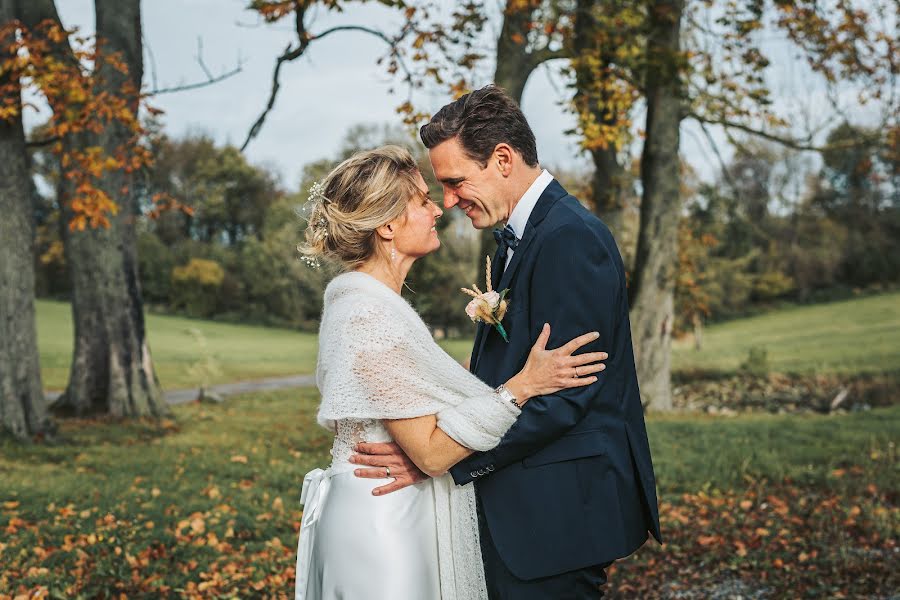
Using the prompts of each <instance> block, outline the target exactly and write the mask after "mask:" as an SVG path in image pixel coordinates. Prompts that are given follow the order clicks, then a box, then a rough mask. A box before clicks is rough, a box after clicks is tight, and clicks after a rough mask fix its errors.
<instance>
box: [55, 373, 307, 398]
mask: <svg viewBox="0 0 900 600" xmlns="http://www.w3.org/2000/svg"><path fill="white" fill-rule="evenodd" d="M314 385H316V376H315V375H291V376H289V377H271V378H269V379H257V380H255V381H239V382H237V383H222V384H219V385H213V386H210V388H209V391H210V392H212V393H214V394H218V395H219V396H223V397H224V396H233V395H235V394H246V393H249V392H265V391H270V390H284V389H289V388H298V387H310V386H314ZM199 392H200V390H199V389H198V388H188V389H182V390H167V391H166V402H168V403H169V404H184V403H186V402H192V401H193V400H196V399H197V396H198V394H199ZM60 394H61V392H47V393H46V397H47V401H48V402H53V401H55V400H56V399H57V398H59V396H60Z"/></svg>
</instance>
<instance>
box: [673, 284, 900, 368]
mask: <svg viewBox="0 0 900 600" xmlns="http://www.w3.org/2000/svg"><path fill="white" fill-rule="evenodd" d="M753 347H757V348H764V349H765V350H766V352H767V354H768V361H769V365H770V367H771V369H772V370H773V371H778V372H782V373H809V372H827V373H873V372H874V373H877V372H886V371H896V370H897V369H900V292H893V293H888V294H881V295H878V296H869V297H865V298H857V299H853V300H846V301H842V302H832V303H829V304H818V305H813V306H798V307H794V308H787V309H782V310H778V311H774V312H771V313H767V314H764V315H760V316H758V317H752V318H747V319H740V320H736V321H730V322H727V323H722V324H718V325H713V326H712V327H709V328H708V329H707V330H706V331H705V332H704V334H703V348H702V350H700V351H695V350H694V349H693V342H692V340H691V339H684V340H681V341H678V342H676V343H675V349H674V353H673V368H674V369H675V370H676V371H685V370H703V371H724V372H731V371H735V370H736V369H738V367H739V366H740V364H741V362H743V361H744V360H745V359H746V358H747V355H748V352H749V350H750V348H753Z"/></svg>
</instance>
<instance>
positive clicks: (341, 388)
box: [295, 146, 606, 600]
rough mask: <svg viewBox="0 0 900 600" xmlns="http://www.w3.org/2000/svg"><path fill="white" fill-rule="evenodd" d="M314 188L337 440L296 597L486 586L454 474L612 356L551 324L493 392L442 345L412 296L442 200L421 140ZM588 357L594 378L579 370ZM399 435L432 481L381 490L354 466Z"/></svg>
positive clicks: (325, 363)
mask: <svg viewBox="0 0 900 600" xmlns="http://www.w3.org/2000/svg"><path fill="white" fill-rule="evenodd" d="M310 200H311V202H312V212H311V214H310V217H309V226H308V228H307V231H306V244H305V245H304V246H303V247H302V248H301V250H302V251H303V252H304V254H305V255H306V258H307V260H309V261H316V260H318V259H319V258H323V259H326V260H332V261H336V262H338V263H339V264H340V265H342V267H343V268H344V270H345V272H344V273H343V274H342V275H339V276H337V277H335V278H334V280H332V282H331V283H330V284H329V285H328V287H327V289H326V290H325V304H324V311H323V314H322V324H321V329H320V333H319V356H318V367H317V373H316V381H317V385H318V387H319V391H320V393H321V396H322V401H321V406H320V408H319V413H318V421H319V423H320V424H321V425H323V426H325V427H327V428H328V429H330V430H332V431H333V432H334V433H335V439H334V445H333V447H332V450H331V455H332V464H331V466H330V467H329V468H328V469H327V470H322V469H315V470H314V471H312V472H310V473H309V474H307V475H306V477H305V479H304V482H303V492H302V497H301V501H302V502H303V503H304V513H303V519H302V522H301V531H300V544H299V548H298V553H297V586H296V594H295V598H296V599H298V600H299V599H308V600H339V599H342V600H377V599H392V600H395V599H396V600H430V599H443V600H475V599H485V598H487V591H486V588H485V583H484V570H483V567H482V562H481V551H480V546H479V541H478V521H477V513H476V507H475V495H474V491H473V489H472V485H471V484H469V485H465V486H459V487H458V486H455V485H454V483H453V480H452V479H451V478H450V476H449V475H447V474H446V471H447V469H448V468H450V467H451V466H453V465H454V464H455V463H457V462H458V461H460V460H462V459H463V458H465V457H466V456H468V455H469V454H471V453H472V452H473V451H483V450H489V449H491V448H493V447H494V446H496V445H497V444H498V443H499V441H500V439H501V438H502V437H503V434H504V433H506V431H507V429H509V428H510V427H511V426H512V425H513V424H514V423H515V421H516V418H517V417H518V415H519V413H520V410H521V407H522V405H523V404H524V403H525V402H527V401H528V399H529V398H531V397H534V396H537V395H541V394H548V393H552V392H556V391H558V390H560V389H563V388H568V387H577V386H584V385H589V384H591V383H593V382H594V381H596V377H593V376H591V374H592V373H596V372H598V371H600V370H602V369H603V365H602V364H600V363H598V362H597V361H599V360H603V359H605V358H606V355H605V354H604V353H588V354H581V355H578V356H571V355H572V353H573V352H574V351H575V350H577V349H578V348H580V347H581V346H583V345H584V344H586V343H588V342H590V341H593V340H595V339H596V338H597V335H598V334H596V333H588V334H585V335H583V336H581V337H579V338H576V339H575V340H573V341H572V342H569V343H568V344H566V345H565V346H563V347H562V348H559V349H557V350H553V351H548V350H546V349H545V345H546V342H547V339H548V338H549V326H546V325H545V326H544V330H543V332H542V333H541V335H540V337H539V338H538V341H537V343H536V344H535V346H534V347H533V348H532V351H531V354H530V355H529V358H528V361H527V363H526V365H525V367H524V368H523V369H522V371H520V372H519V373H518V374H516V375H515V376H514V377H512V378H511V379H510V380H509V381H507V382H506V384H504V385H503V386H500V388H498V389H497V390H493V389H491V388H489V387H488V386H487V385H485V384H484V383H482V382H481V381H480V380H479V379H478V378H476V377H475V376H474V375H472V374H470V373H469V372H468V371H467V370H466V369H465V368H463V367H462V366H461V365H459V363H457V362H456V361H455V360H453V358H451V357H450V356H449V355H447V354H446V353H445V352H444V351H443V350H442V349H441V348H440V347H439V346H438V345H437V344H436V343H435V342H434V340H433V339H432V336H431V334H430V333H429V331H428V328H427V327H426V326H425V324H424V323H423V322H422V320H421V318H420V317H419V316H418V314H417V313H416V312H415V310H413V308H412V307H411V306H410V305H409V304H408V303H407V302H406V301H405V300H404V299H403V298H402V297H401V295H400V294H401V291H402V288H403V282H404V280H405V278H406V274H407V273H408V272H409V269H410V267H411V266H412V264H413V263H414V262H415V261H416V260H417V259H418V258H420V257H422V256H425V255H427V254H429V253H431V252H434V251H435V250H437V249H438V247H440V241H439V240H438V236H437V232H436V231H435V223H436V220H437V219H438V217H440V216H441V215H442V211H441V209H440V208H439V207H438V206H437V205H436V204H435V203H434V202H432V200H431V198H430V197H429V195H428V186H427V185H426V184H425V180H424V179H423V178H422V175H421V174H420V172H419V170H418V168H417V167H416V163H415V161H414V160H413V158H412V156H411V155H410V154H409V152H408V151H407V150H405V149H403V148H400V147H398V146H385V147H382V148H378V149H376V150H371V151H367V152H361V153H358V154H356V155H354V156H352V157H351V158H349V159H347V160H346V161H344V162H343V163H341V164H340V165H338V166H337V167H336V168H335V169H334V170H333V171H332V172H331V173H330V174H329V175H328V176H327V177H326V178H325V179H324V180H323V182H322V183H320V184H316V185H315V186H313V188H312V190H311V198H310ZM575 366H577V367H580V370H579V371H578V373H579V375H588V376H587V377H572V376H571V373H572V367H575ZM501 388H505V389H501ZM392 440H393V441H395V442H396V443H398V444H399V445H400V446H401V447H402V448H403V450H404V451H405V452H406V453H407V454H408V455H409V457H410V458H411V459H412V460H413V462H415V464H416V466H418V467H419V469H421V470H422V471H423V472H424V473H426V474H428V475H430V478H427V479H425V480H424V481H422V482H420V483H418V484H416V485H412V486H409V487H406V488H404V489H402V490H400V491H398V492H394V493H391V494H387V495H384V496H378V495H375V494H373V490H374V489H375V487H376V486H377V485H379V481H378V480H371V479H362V478H358V477H355V476H354V473H353V470H354V465H353V464H351V463H350V462H349V458H350V456H351V454H353V451H354V446H355V444H357V443H359V442H385V441H392ZM390 476H391V474H390V471H389V470H388V469H386V472H385V478H386V479H387V478H390ZM382 482H383V480H382ZM509 510H512V511H515V510H516V507H515V506H510V507H509ZM522 525H523V527H527V523H523V524H522Z"/></svg>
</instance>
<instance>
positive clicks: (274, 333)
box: [37, 293, 900, 389]
mask: <svg viewBox="0 0 900 600" xmlns="http://www.w3.org/2000/svg"><path fill="white" fill-rule="evenodd" d="M37 314H38V318H37V322H38V342H39V346H40V352H41V365H42V370H43V376H44V385H45V386H46V387H47V388H48V389H61V388H63V387H64V386H65V383H66V379H67V376H68V370H69V361H70V356H71V349H72V324H71V314H70V309H69V305H68V304H65V303H61V302H52V301H46V300H40V301H38V303H37ZM147 331H148V336H149V339H150V349H151V351H152V353H153V359H154V362H155V364H156V369H157V372H158V374H159V378H160V381H161V382H162V384H163V386H165V387H167V388H170V389H174V388H182V387H195V386H197V385H199V384H200V383H201V382H200V376H199V375H197V374H196V373H195V372H192V369H195V368H196V365H198V364H199V363H201V362H203V360H204V357H205V354H204V352H208V354H209V355H210V356H211V357H212V359H213V361H214V364H215V365H216V366H217V367H218V373H215V374H213V375H212V376H211V377H210V379H211V382H212V383H225V382H231V381H241V380H246V379H258V378H262V377H274V376H279V375H294V374H298V373H312V372H313V371H314V370H315V362H316V336H315V335H313V334H309V333H301V332H298V331H292V330H288V329H278V328H270V327H257V326H251V325H233V324H227V323H217V322H213V321H203V320H197V319H187V318H183V317H172V316H162V315H152V314H151V315H148V317H147ZM193 331H197V332H200V334H201V335H202V338H203V342H200V341H198V339H197V336H196V335H195V334H194V333H192V332H193ZM203 343H205V344H206V348H207V350H205V351H204V349H203V345H202V344H203ZM441 345H442V346H443V347H444V348H445V349H446V350H447V351H448V352H449V353H450V354H451V355H452V356H453V357H454V358H456V359H457V360H460V361H462V360H464V359H466V358H467V357H468V356H469V354H470V352H471V341H470V340H468V339H461V340H443V341H441ZM751 347H759V348H765V350H766V351H767V353H768V361H769V365H770V368H771V369H772V370H773V371H778V372H829V373H863V372H875V373H878V372H886V371H893V370H897V369H898V368H900V293H891V294H883V295H880V296H872V297H867V298H859V299H855V300H848V301H845V302H835V303H831V304H821V305H814V306H804V307H796V308H788V309H784V310H779V311H775V312H772V313H769V314H765V315H762V316H759V317H753V318H748V319H741V320H737V321H732V322H728V323H722V324H719V325H714V326H712V327H709V328H708V329H707V330H706V332H705V333H704V346H703V349H702V350H701V351H699V352H698V351H695V350H694V349H693V346H692V344H691V342H690V340H682V341H677V342H676V343H675V349H674V356H673V365H674V368H675V370H676V371H685V370H703V371H723V372H731V371H734V370H736V369H737V368H738V367H739V365H740V364H741V362H742V361H743V360H744V359H745V358H746V357H747V353H748V351H749V349H750V348H751Z"/></svg>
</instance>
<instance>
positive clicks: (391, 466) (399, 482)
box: [350, 442, 428, 496]
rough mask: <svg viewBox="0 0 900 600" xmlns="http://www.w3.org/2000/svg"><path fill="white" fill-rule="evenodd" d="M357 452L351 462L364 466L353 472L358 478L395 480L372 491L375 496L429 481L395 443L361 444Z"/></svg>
mask: <svg viewBox="0 0 900 600" xmlns="http://www.w3.org/2000/svg"><path fill="white" fill-rule="evenodd" d="M356 451H357V452H358V454H354V455H353V456H351V457H350V462H352V463H353V464H356V465H364V467H363V468H360V469H356V470H355V471H354V472H353V473H354V474H355V475H356V476H357V477H363V478H365V479H388V478H390V479H393V481H392V482H391V483H389V484H387V485H383V486H381V487H377V488H375V489H374V490H372V494H373V495H375V496H383V495H384V494H389V493H390V492H396V491H397V490H402V489H403V488H405V487H407V486H410V485H413V484H414V483H419V482H420V481H425V480H426V479H428V475H426V474H425V473H423V472H422V471H421V470H419V467H417V466H416V465H415V463H413V461H412V460H410V458H409V457H408V456H407V455H406V453H405V452H404V451H403V450H402V449H401V448H400V446H399V445H397V444H396V443H395V442H383V443H380V442H360V443H358V444H357V445H356ZM388 473H390V476H388Z"/></svg>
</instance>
